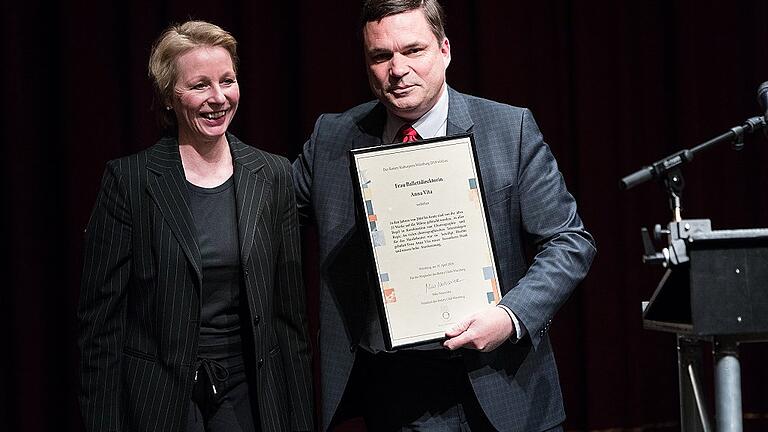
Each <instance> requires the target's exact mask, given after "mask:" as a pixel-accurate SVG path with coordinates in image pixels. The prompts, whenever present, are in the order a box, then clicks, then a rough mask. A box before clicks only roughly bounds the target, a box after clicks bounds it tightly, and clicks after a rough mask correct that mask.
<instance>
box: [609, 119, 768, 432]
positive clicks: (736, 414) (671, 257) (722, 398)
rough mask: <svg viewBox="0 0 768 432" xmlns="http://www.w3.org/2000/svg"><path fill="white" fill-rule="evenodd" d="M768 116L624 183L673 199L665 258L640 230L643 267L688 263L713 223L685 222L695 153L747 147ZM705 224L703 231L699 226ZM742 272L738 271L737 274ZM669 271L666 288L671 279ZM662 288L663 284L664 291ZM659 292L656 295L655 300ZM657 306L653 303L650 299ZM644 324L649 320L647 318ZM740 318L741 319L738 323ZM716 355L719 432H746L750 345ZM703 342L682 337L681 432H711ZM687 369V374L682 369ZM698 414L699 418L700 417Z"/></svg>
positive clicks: (721, 341) (716, 344)
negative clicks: (697, 236) (657, 183)
mask: <svg viewBox="0 0 768 432" xmlns="http://www.w3.org/2000/svg"><path fill="white" fill-rule="evenodd" d="M767 117H768V114H767V115H766V116H765V117H752V118H749V119H747V120H746V121H745V122H744V124H742V125H741V126H736V127H733V128H731V129H730V130H729V131H728V132H725V133H724V134H721V135H719V136H717V137H715V138H712V139H711V140H709V141H707V142H704V143H702V144H699V145H698V146H696V147H694V148H692V149H685V150H681V151H679V152H677V153H674V154H672V155H670V156H667V157H665V158H663V159H660V160H658V161H656V162H654V163H652V164H651V165H648V166H645V167H643V168H641V169H640V170H638V171H635V172H634V173H632V174H630V175H628V176H626V177H624V178H622V179H621V183H620V187H621V189H623V190H626V189H630V188H633V187H635V186H638V185H640V184H642V183H645V182H646V181H648V180H651V179H659V178H661V179H663V183H664V188H665V189H666V191H667V194H668V196H669V206H670V208H671V210H672V216H673V222H671V223H670V224H669V225H668V229H666V230H664V229H662V228H661V226H660V225H657V228H656V229H655V230H654V231H655V234H656V237H657V239H660V238H661V237H662V236H664V237H666V240H667V247H665V248H664V249H663V250H662V252H661V253H659V252H656V250H655V248H654V247H653V244H652V241H651V238H650V235H649V232H648V230H647V229H646V228H642V229H641V235H642V237H643V245H644V249H645V254H644V255H643V262H645V263H649V264H661V265H662V266H663V267H665V268H666V267H668V266H670V267H675V266H680V265H682V264H685V263H687V262H688V261H689V258H688V255H687V248H686V246H685V241H686V239H687V238H688V232H689V231H696V230H697V229H702V230H706V231H709V229H710V228H709V220H686V221H683V219H682V203H681V195H682V192H683V188H684V187H685V182H684V180H683V175H682V171H681V169H680V168H681V165H683V164H685V163H687V162H690V161H691V160H692V159H693V156H694V155H695V154H696V153H699V152H702V151H704V150H706V149H708V148H710V147H714V146H715V145H718V144H721V143H724V142H730V143H732V144H733V146H732V147H733V149H734V150H741V149H742V148H743V147H744V135H745V134H747V133H751V132H754V131H756V130H761V129H762V130H763V131H764V132H768V130H767V129H766V118H767ZM698 225H700V227H697V226H698ZM738 271H739V270H738V269H737V270H736V272H737V273H738ZM670 272H671V269H668V270H667V273H666V274H665V277H664V279H663V280H662V284H663V283H664V281H665V280H666V278H667V276H668V275H669V274H670ZM659 287H661V285H660V286H659ZM659 289H660V288H657V292H656V293H654V297H656V295H657V293H658V290H659ZM651 302H653V298H652V299H651ZM643 319H644V320H645V313H644V317H643ZM739 319H740V318H739ZM711 341H712V343H713V354H714V356H715V408H716V409H715V411H716V413H717V416H716V418H717V431H718V432H741V430H742V413H741V411H742V409H741V368H740V364H739V357H738V344H739V342H742V341H746V339H740V338H739V337H736V336H730V337H729V336H712V337H711ZM700 344H701V340H700V338H698V337H696V336H695V335H694V336H691V335H689V334H687V333H683V332H681V333H677V346H678V387H679V390H680V416H681V430H682V431H683V432H709V431H710V430H711V426H710V424H709V416H708V415H707V411H706V405H705V404H704V403H703V401H702V398H701V384H700V382H699V379H698V375H699V371H698V369H699V365H700V364H701V346H700ZM684 368H685V370H683V369H684ZM695 414H698V416H696V415H695Z"/></svg>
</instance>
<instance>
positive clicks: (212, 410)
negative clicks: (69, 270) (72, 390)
mask: <svg viewBox="0 0 768 432" xmlns="http://www.w3.org/2000/svg"><path fill="white" fill-rule="evenodd" d="M235 48H236V42H235V40H234V38H233V37H232V36H231V35H230V34H229V33H227V32H225V31H224V30H222V29H221V28H219V27H217V26H215V25H212V24H209V23H206V22H201V21H190V22H186V23H184V24H181V25H175V26H172V27H170V28H169V29H168V30H166V31H165V32H164V33H163V35H162V36H161V37H160V38H159V39H158V41H157V42H156V43H155V45H154V47H153V50H152V54H151V56H150V62H149V73H150V76H151V78H152V79H153V82H154V84H155V90H156V92H157V100H158V101H160V102H161V103H162V108H161V109H160V118H161V122H162V123H163V125H164V126H166V127H167V128H168V130H169V131H171V132H172V133H171V135H172V136H170V137H168V138H164V139H161V140H160V141H159V142H158V143H157V144H155V145H154V146H152V147H150V148H149V149H147V150H144V151H142V152H140V153H137V154H134V155H131V156H127V157H124V158H121V159H117V160H114V161H110V162H109V163H108V164H107V168H106V171H105V174H104V178H103V180H102V185H101V190H100V191H99V195H98V198H97V200H96V204H95V207H94V210H93V213H92V215H91V219H90V221H89V223H88V226H87V229H86V235H85V240H86V253H85V264H84V271H83V280H82V287H81V298H80V307H79V310H78V318H79V321H80V338H79V346H80V350H81V387H82V388H81V395H80V404H81V408H82V413H83V417H84V420H85V423H86V427H87V429H88V430H89V431H258V430H262V431H284V430H311V429H312V407H311V399H312V391H311V385H310V369H309V353H308V345H307V335H306V320H305V300H304V291H303V286H302V283H301V263H300V251H299V239H298V228H297V226H298V225H297V219H296V205H295V198H294V194H293V187H292V181H291V176H290V165H289V164H288V162H287V161H286V160H285V159H284V158H281V157H278V156H275V155H271V154H269V153H266V152H263V151H260V150H258V149H255V148H253V147H250V146H247V145H245V144H243V143H242V142H241V141H239V140H238V139H237V138H236V137H235V136H234V135H232V134H230V133H228V132H227V128H228V126H229V124H230V122H231V121H232V118H233V116H234V115H235V111H236V110H237V105H238V101H239V98H240V93H239V89H238V83H237V76H236V65H237V53H236V49H235Z"/></svg>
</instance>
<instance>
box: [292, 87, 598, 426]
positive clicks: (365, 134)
mask: <svg viewBox="0 0 768 432" xmlns="http://www.w3.org/2000/svg"><path fill="white" fill-rule="evenodd" d="M448 91H449V108H448V125H447V134H448V135H452V134H458V133H465V132H472V133H473V134H474V137H475V144H476V147H477V155H478V163H479V166H480V171H481V174H482V179H483V186H484V190H485V194H486V195H485V199H486V203H487V206H488V212H489V214H490V224H491V230H492V235H493V242H494V246H495V249H496V254H497V257H496V258H497V263H498V267H499V277H500V282H501V285H502V288H503V298H502V300H501V303H502V304H504V305H506V306H507V307H509V308H510V309H511V310H512V311H513V312H514V313H515V314H516V315H517V317H518V318H519V319H520V322H521V323H522V325H523V326H524V327H525V329H527V332H528V335H527V336H526V337H525V338H524V339H523V340H521V341H519V342H518V343H516V344H513V343H512V342H506V343H504V344H503V345H502V346H500V347H499V348H497V349H496V350H494V351H493V352H490V353H479V352H476V351H471V350H464V351H463V359H464V361H465V364H466V366H467V371H468V374H469V378H470V381H471V382H472V386H473V388H474V390H475V394H476V395H477V399H478V400H479V402H480V404H481V406H482V407H483V410H484V411H485V413H486V414H487V416H488V418H489V419H490V421H491V423H492V424H493V425H494V426H495V427H496V428H497V429H499V430H502V431H520V432H531V431H539V430H546V429H548V428H551V427H553V426H554V425H557V424H559V423H561V422H562V421H563V420H564V418H565V414H564V410H563V404H562V395H561V392H560V384H559V381H558V376H557V369H556V366H555V360H554V356H553V355H552V350H551V347H550V343H549V338H548V336H547V330H548V328H549V325H550V322H551V319H552V317H553V315H554V314H555V312H556V311H557V310H558V309H559V308H560V306H561V305H562V304H563V303H564V302H565V300H566V299H567V298H568V296H569V295H570V293H571V291H572V290H573V289H574V288H575V287H576V285H577V284H578V283H579V281H581V279H582V278H584V276H585V275H586V273H587V270H588V269H589V266H590V264H591V262H592V258H593V256H594V254H595V245H594V241H593V239H592V236H591V235H590V234H589V233H588V232H587V231H585V230H584V227H583V225H582V223H581V220H580V219H579V216H578V214H577V213H576V203H575V201H574V199H573V197H572V196H571V195H570V194H569V193H568V191H567V190H566V187H565V183H564V181H563V178H562V175H561V174H560V172H559V171H558V168H557V164H556V162H555V159H554V157H553V156H552V153H551V152H550V150H549V147H548V146H547V145H546V144H545V143H544V141H543V138H542V135H541V133H540V132H539V129H538V127H537V126H536V123H535V121H534V120H533V116H532V115H531V113H530V111H528V110H527V109H523V108H517V107H512V106H509V105H504V104H500V103H496V102H492V101H489V100H485V99H480V98H476V97H472V96H468V95H464V94H461V93H458V92H456V91H454V90H453V89H450V88H449V90H448ZM385 121H386V111H385V108H384V106H383V105H381V104H380V103H377V102H369V103H367V104H363V105H360V106H357V107H355V108H352V109H351V110H349V111H347V112H344V113H341V114H326V115H322V116H321V117H320V118H319V119H318V120H317V123H316V125H315V129H314V132H313V133H312V136H311V137H310V139H309V140H308V141H307V143H306V144H305V146H304V150H303V153H302V154H301V155H300V156H299V158H298V159H297V160H296V161H295V162H294V164H293V168H294V182H295V185H296V188H297V202H298V205H299V216H300V219H302V220H306V219H313V220H314V222H315V223H316V224H317V226H318V242H319V254H320V257H319V258H320V266H321V269H320V270H321V276H322V280H321V290H320V362H321V365H320V367H321V374H322V376H321V383H322V398H321V401H322V416H323V418H322V425H323V430H325V429H327V428H328V425H329V422H330V421H331V418H332V417H333V414H334V413H335V411H336V409H337V406H338V404H339V401H340V399H341V396H342V395H343V393H344V388H345V385H346V382H347V378H348V377H349V374H350V371H351V368H352V364H353V362H354V358H355V347H356V345H357V343H358V341H359V340H360V337H361V331H362V329H363V328H364V327H365V326H364V320H365V311H366V306H365V305H366V304H367V302H368V301H369V299H368V298H367V296H366V292H367V291H368V290H366V289H361V287H365V286H367V284H369V282H368V276H367V274H366V269H368V268H369V266H368V264H367V263H366V262H365V260H366V258H367V257H368V255H367V253H366V249H365V247H364V246H363V245H364V244H365V243H364V242H363V238H362V235H364V233H361V232H359V231H358V230H357V227H356V224H355V212H354V208H353V202H354V201H353V185H352V180H351V177H350V171H349V156H348V154H347V153H348V151H349V150H350V149H352V148H361V147H369V146H375V145H379V144H382V142H381V136H382V132H383V128H384V124H385ZM526 247H529V248H535V252H536V254H535V257H534V258H533V259H532V260H531V261H530V262H529V261H528V260H527V259H526V253H525V250H526Z"/></svg>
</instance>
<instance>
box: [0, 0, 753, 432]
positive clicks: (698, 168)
mask: <svg viewBox="0 0 768 432" xmlns="http://www.w3.org/2000/svg"><path fill="white" fill-rule="evenodd" d="M444 5H445V9H446V11H447V13H448V27H447V31H448V36H449V38H450V41H451V45H452V54H453V60H452V63H451V65H450V68H449V70H448V81H449V83H450V84H451V85H452V86H454V88H456V89H457V90H460V91H463V92H467V93H472V94H475V95H478V96H482V97H487V98H491V99H495V100H498V101H501V102H504V103H509V104H514V105H521V106H526V107H529V108H531V109H532V110H533V113H534V115H535V116H536V119H537V121H538V123H539V125H540V127H541V129H542V131H543V132H544V135H545V137H546V139H547V141H548V142H549V144H550V146H551V147H552V150H553V152H554V153H555V155H556V157H557V158H558V161H559V163H560V166H561V170H562V171H563V174H564V175H565V178H566V181H567V183H568V186H569V188H570V190H571V191H572V193H573V194H574V195H575V196H576V198H577V200H578V202H579V204H580V212H581V215H582V217H583V219H584V220H585V223H586V224H587V227H588V229H589V230H590V231H592V232H593V233H594V235H595V237H596V239H597V242H598V249H599V253H598V258H597V259H596V261H595V263H594V265H593V268H592V271H591V272H590V274H589V276H588V278H587V279H586V280H585V281H584V283H583V284H582V285H581V287H580V288H579V289H578V290H577V291H576V292H575V294H574V295H573V297H572V298H571V299H570V300H569V301H568V303H567V304H566V305H565V307H564V308H563V310H562V311H561V312H560V313H559V315H558V316H557V318H556V320H555V322H554V324H553V330H552V338H553V341H554V345H555V350H556V355H557V359H558V362H559V366H560V371H561V378H562V381H563V390H564V393H565V403H566V409H567V412H568V420H567V423H566V426H567V428H568V429H569V430H580V431H586V430H611V431H624V430H627V431H629V430H632V431H637V430H646V431H650V430H670V431H671V430H678V429H679V423H678V411H677V376H676V369H675V368H676V353H675V343H674V336H673V335H671V334H665V333H658V332H652V331H647V330H643V329H642V322H641V316H640V303H641V301H643V300H647V299H648V298H649V297H650V295H651V293H652V292H653V289H654V287H655V285H656V283H657V281H658V279H659V278H660V276H661V269H658V268H651V267H647V266H644V265H643V264H641V261H640V255H641V252H642V248H641V243H640V237H639V228H640V227H641V226H652V225H653V224H655V223H661V224H665V223H667V222H668V221H669V219H670V213H669V211H668V208H667V202H666V197H665V195H664V193H663V191H662V190H661V189H660V188H659V187H658V186H656V185H654V184H646V185H643V186H642V187H639V188H637V189H633V190H631V191H627V192H622V191H620V190H619V188H618V180H619V178H621V177H622V176H624V175H626V174H629V173H630V172H632V171H634V170H635V169H638V168H640V167H641V166H642V165H645V164H648V163H650V162H652V161H654V160H656V159H659V158H661V157H663V156H666V155H668V154H670V153H672V152H674V151H677V150H679V149H682V148H688V147H692V146H694V145H696V144H698V143H701V142H703V141H706V140H707V139H709V138H711V137H713V136H715V135H718V134H720V133H722V132H725V131H727V130H728V129H729V128H731V127H732V126H736V125H738V124H741V123H742V121H743V120H744V119H746V118H748V117H751V116H754V115H758V114H759V113H760V109H759V107H758V106H757V103H756V101H755V91H756V88H757V86H758V85H759V84H760V83H761V82H762V81H765V80H768V24H766V22H767V20H766V18H768V3H766V2H764V1H760V0H754V1H739V2H722V1H706V0H696V1H693V0H688V1H667V0H656V1H647V0H637V1H623V2H616V1H609V0H604V1H567V0H560V1H542V2H517V1H490V0H483V1H477V2H469V1H462V0H445V1H444ZM0 7H2V13H1V14H0V36H1V37H0V40H1V42H0V46H2V57H0V59H2V66H1V67H0V82H2V89H3V92H2V96H3V98H2V101H3V109H2V115H0V137H1V138H0V142H2V157H1V158H0V163H2V170H0V172H1V173H2V180H3V181H2V186H1V187H0V199H2V203H3V205H2V208H3V211H2V212H0V214H1V217H2V234H3V236H2V241H3V244H4V249H5V251H6V254H5V255H6V258H5V259H4V260H2V271H3V274H4V275H6V279H5V280H6V282H5V284H4V285H5V286H4V287H3V288H2V289H0V307H1V311H2V314H1V316H2V318H0V320H2V321H1V323H2V324H3V327H2V328H3V329H4V330H5V332H4V333H5V334H6V337H5V340H6V342H5V343H3V346H4V349H3V350H2V352H3V353H2V354H0V362H1V363H0V369H1V370H2V371H1V372H0V429H1V430H9V431H11V430H13V431H17V430H18V431H48V430H51V431H53V430H56V431H79V430H81V425H80V418H79V412H78V408H77V401H76V389H77V350H76V347H75V337H76V326H75V310H76V305H77V299H78V291H79V278H80V271H81V249H82V245H81V232H82V229H83V227H84V226H85V224H86V221H87V219H88V215H89V212H90V209H91V206H92V204H93V201H94V198H95V195H96V191H97V188H98V184H99V178H100V176H101V173H102V170H103V167H104V163H105V162H106V161H107V160H109V159H112V158H115V157H118V156H122V155H125V154H128V153H131V152H135V151H138V150H140V149H143V148H145V147H147V146H149V145H151V144H152V143H154V141H155V140H156V138H157V137H158V131H157V128H156V127H155V122H154V118H153V116H152V113H151V111H150V105H151V99H152V98H151V87H150V83H149V81H148V79H147V78H146V75H147V74H146V62H147V57H148V55H149V49H150V45H151V43H152V41H153V40H154V38H155V37H157V36H158V35H159V33H160V31H161V30H162V29H163V28H164V27H165V26H167V25H168V24H169V23H170V22H174V21H183V20H186V19H188V18H198V19H205V20H210V21H212V22H214V23H217V24H219V25H221V26H222V27H224V28H226V29H228V30H230V31H231V32H232V33H233V34H234V35H235V37H236V38H237V39H238V41H239V43H240V47H239V50H240V51H239V52H240V57H241V64H240V77H239V78H240V85H241V93H242V98H241V107H240V110H239V113H238V114H237V118H236V121H235V123H234V124H233V126H232V130H233V131H234V132H235V133H236V134H237V135H238V136H239V137H240V138H241V139H243V140H244V141H245V142H247V143H250V144H252V145H255V146H258V147H261V148H263V149H266V150H269V151H272V152H275V153H279V154H282V155H285V156H287V157H288V158H290V159H293V158H294V157H295V156H296V154H297V153H298V152H299V150H300V148H301V145H302V143H303V142H304V140H305V139H306V137H307V136H308V135H309V133H310V131H311V129H312V126H313V122H314V120H315V118H316V117H317V116H318V115H319V114H320V113H323V112H337V111H342V110H344V109H346V108H349V107H351V106H353V105H356V104H358V103H361V102H363V101H366V100H368V99H370V92H369V90H368V87H367V79H366V76H365V69H364V65H363V61H362V56H361V48H360V41H359V38H358V37H357V28H358V24H357V15H358V11H359V1H352V0H338V1H301V0H300V1H278V2H257V1H244V0H223V1H219V2H203V1H199V0H190V1H178V0H166V1H151V2H150V1H146V0H137V1H132V2H78V1H72V2H57V1H50V0H48V1H43V0H26V1H16V2H11V1H7V2H3V4H2V6H0ZM767 161H768V153H767V151H766V140H765V138H763V137H762V136H759V135H757V136H752V137H749V138H748V139H747V142H746V147H745V148H744V150H742V151H740V152H734V151H731V150H730V149H729V148H728V146H723V147H720V148H716V149H712V150H710V151H708V152H706V153H703V154H701V155H700V156H697V157H696V160H694V163H692V164H690V165H689V166H687V167H686V168H685V170H684V173H685V177H686V183H687V188H686V190H685V192H684V196H683V204H684V207H685V209H684V216H685V217H688V218H709V219H711V220H712V224H713V226H714V227H715V228H720V229H723V228H749V227H766V226H768V196H766V192H765V191H766V190H767V188H768V176H766V174H765V169H764V167H763V166H764V165H765V163H766V162H767ZM306 255H307V268H308V281H309V284H308V289H309V290H310V298H312V299H316V297H315V296H316V289H317V286H316V281H317V273H316V270H315V269H314V267H313V266H314V261H313V254H312V243H311V242H309V243H308V246H307V248H306ZM724 301H727V299H725V300H724ZM312 303H314V305H316V302H315V301H313V302H312ZM313 323H315V324H313V325H316V320H315V321H313ZM741 353H742V356H741V357H742V373H743V380H742V381H743V386H744V394H743V404H744V412H745V415H746V416H747V421H746V425H747V427H748V428H751V430H765V428H766V419H768V396H766V390H765V389H766V385H768V372H766V371H765V367H764V365H765V360H766V348H765V347H764V346H763V345H759V344H754V345H745V346H743V347H742V351H741ZM705 372H706V373H705V376H704V377H703V378H704V381H705V387H707V389H708V391H709V395H710V398H711V387H712V386H711V364H709V365H708V369H707V370H706V371H705ZM710 403H711V399H710ZM510 409H514V407H510ZM710 412H712V409H710ZM347 429H351V430H356V429H359V428H358V427H357V426H355V425H354V424H352V425H349V426H348V427H347Z"/></svg>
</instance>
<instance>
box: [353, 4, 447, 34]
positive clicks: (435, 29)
mask: <svg viewBox="0 0 768 432" xmlns="http://www.w3.org/2000/svg"><path fill="white" fill-rule="evenodd" d="M414 9H421V10H422V11H423V12H424V16H425V17H426V18H427V22H428V23H429V27H430V28H431V29H432V34H434V35H435V38H437V42H438V43H439V42H442V41H443V39H445V12H443V7H442V6H440V3H438V2H437V0H365V2H364V3H363V13H362V17H361V20H360V21H361V25H362V27H363V28H364V27H365V25H366V24H367V23H369V22H373V21H381V19H382V18H385V17H388V16H390V15H397V14H399V13H403V12H408V11H412V10H414Z"/></svg>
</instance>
